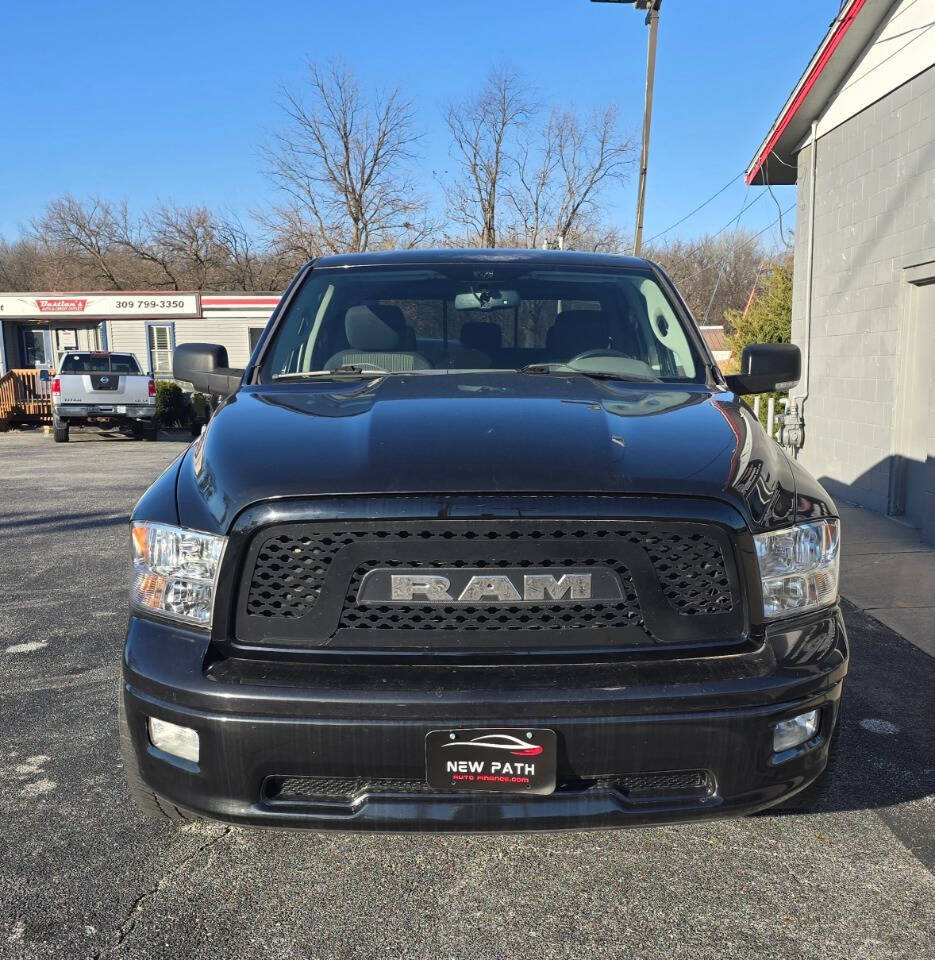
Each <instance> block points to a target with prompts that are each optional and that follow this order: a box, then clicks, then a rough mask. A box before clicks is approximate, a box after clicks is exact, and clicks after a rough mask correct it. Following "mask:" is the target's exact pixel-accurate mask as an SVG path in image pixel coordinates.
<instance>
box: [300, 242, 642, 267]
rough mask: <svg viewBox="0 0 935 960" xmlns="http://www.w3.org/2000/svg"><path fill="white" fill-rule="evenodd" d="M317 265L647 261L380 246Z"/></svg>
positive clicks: (639, 263)
mask: <svg viewBox="0 0 935 960" xmlns="http://www.w3.org/2000/svg"><path fill="white" fill-rule="evenodd" d="M314 262H315V266H317V267H363V266H420V265H421V266H425V265H428V264H433V263H439V264H440V263H500V264H502V263H527V264H529V265H530V266H540V265H541V266H550V267H555V266H563V265H564V266H568V267H577V266H580V267H595V266H596V267H618V268H619V267H631V268H632V267H637V268H645V267H647V266H649V265H650V261H649V260H646V259H645V258H643V257H627V256H622V255H620V254H615V253H587V252H585V251H581V250H529V249H523V250H512V249H507V248H499V247H498V248H496V249H492V250H480V249H473V248H469V249H457V248H454V249H446V248H441V249H436V250H381V251H379V252H373V253H339V254H332V255H329V256H326V257H320V258H319V259H317V260H315V261H314Z"/></svg>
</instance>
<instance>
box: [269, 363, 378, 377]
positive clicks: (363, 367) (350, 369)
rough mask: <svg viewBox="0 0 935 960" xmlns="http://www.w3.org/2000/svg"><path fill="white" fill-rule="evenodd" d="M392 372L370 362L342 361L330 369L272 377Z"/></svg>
mask: <svg viewBox="0 0 935 960" xmlns="http://www.w3.org/2000/svg"><path fill="white" fill-rule="evenodd" d="M390 373H392V371H391V370H384V369H383V367H378V366H377V365H376V364H371V363H342V364H341V365H340V366H337V367H333V368H332V369H331V370H306V371H304V372H301V373H274V374H273V379H274V380H276V381H280V380H326V379H328V377H365V378H370V377H385V376H388V375H389V374H390Z"/></svg>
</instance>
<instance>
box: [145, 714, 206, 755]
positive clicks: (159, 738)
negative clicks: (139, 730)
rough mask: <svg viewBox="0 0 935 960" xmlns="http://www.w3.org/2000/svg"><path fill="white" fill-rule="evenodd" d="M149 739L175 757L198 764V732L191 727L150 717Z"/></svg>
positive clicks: (155, 745)
mask: <svg viewBox="0 0 935 960" xmlns="http://www.w3.org/2000/svg"><path fill="white" fill-rule="evenodd" d="M149 739H150V741H151V742H152V745H153V746H154V747H157V748H158V749H159V750H165V752H166V753H171V754H172V756H173V757H181V758H182V759H183V760H191V762H192V763H197V762H198V732H197V731H196V730H192V728H191V727H180V726H179V725H178V724H177V723H169V722H168V721H167V720H160V719H158V717H150V718H149Z"/></svg>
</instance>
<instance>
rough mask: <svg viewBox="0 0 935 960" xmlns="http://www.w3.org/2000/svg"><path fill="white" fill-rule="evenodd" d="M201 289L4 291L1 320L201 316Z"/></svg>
mask: <svg viewBox="0 0 935 960" xmlns="http://www.w3.org/2000/svg"><path fill="white" fill-rule="evenodd" d="M200 316H201V302H200V299H199V295H198V294H197V293H152V292H150V293H81V294H76V293H30V294H0V320H2V319H14V318H19V317H37V318H39V319H45V320H53V319H65V318H74V319H81V318H86V319H88V320H111V319H115V318H116V319H119V318H121V317H147V318H148V317H166V318H172V317H176V318H185V317H200Z"/></svg>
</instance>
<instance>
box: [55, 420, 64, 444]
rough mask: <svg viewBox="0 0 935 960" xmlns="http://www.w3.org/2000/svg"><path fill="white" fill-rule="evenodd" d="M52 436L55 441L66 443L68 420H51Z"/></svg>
mask: <svg viewBox="0 0 935 960" xmlns="http://www.w3.org/2000/svg"><path fill="white" fill-rule="evenodd" d="M52 437H53V439H54V440H55V442H56V443H68V421H67V420H53V421H52Z"/></svg>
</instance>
